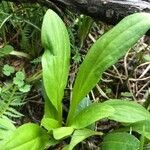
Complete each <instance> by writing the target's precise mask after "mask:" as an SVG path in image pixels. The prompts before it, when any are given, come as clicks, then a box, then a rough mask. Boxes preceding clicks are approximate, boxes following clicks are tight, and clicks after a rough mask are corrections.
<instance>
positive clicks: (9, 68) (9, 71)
mask: <svg viewBox="0 0 150 150" xmlns="http://www.w3.org/2000/svg"><path fill="white" fill-rule="evenodd" d="M14 72H15V69H14V67H13V66H9V65H8V64H6V65H4V67H3V74H4V75H6V76H10V75H11V74H12V73H14Z"/></svg>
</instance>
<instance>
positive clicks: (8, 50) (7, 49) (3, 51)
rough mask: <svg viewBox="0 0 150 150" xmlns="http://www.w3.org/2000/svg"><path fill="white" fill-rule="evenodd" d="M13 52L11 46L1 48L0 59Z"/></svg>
mask: <svg viewBox="0 0 150 150" xmlns="http://www.w3.org/2000/svg"><path fill="white" fill-rule="evenodd" d="M13 50H14V48H13V47H12V46H11V45H6V46H5V47H3V48H0V58H1V57H4V56H7V55H8V54H10V53H11V52H12V51H13Z"/></svg>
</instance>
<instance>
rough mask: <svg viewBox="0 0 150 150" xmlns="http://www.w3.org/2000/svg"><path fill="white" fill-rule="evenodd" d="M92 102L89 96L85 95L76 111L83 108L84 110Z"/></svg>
mask: <svg viewBox="0 0 150 150" xmlns="http://www.w3.org/2000/svg"><path fill="white" fill-rule="evenodd" d="M91 104H92V101H91V100H90V99H89V98H88V97H85V98H84V99H83V100H82V101H81V102H80V103H79V104H78V106H77V110H76V113H78V112H80V111H81V110H83V109H84V108H86V107H88V106H89V105H91Z"/></svg>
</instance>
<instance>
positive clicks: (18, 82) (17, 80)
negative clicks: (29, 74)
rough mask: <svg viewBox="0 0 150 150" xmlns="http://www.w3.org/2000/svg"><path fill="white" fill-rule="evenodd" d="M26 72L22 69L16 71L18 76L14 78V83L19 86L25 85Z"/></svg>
mask: <svg viewBox="0 0 150 150" xmlns="http://www.w3.org/2000/svg"><path fill="white" fill-rule="evenodd" d="M24 79H25V74H24V72H22V71H18V72H17V73H16V77H14V79H13V83H14V84H15V85H17V86H18V87H22V86H23V85H24Z"/></svg>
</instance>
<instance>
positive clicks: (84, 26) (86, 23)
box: [78, 15, 93, 47]
mask: <svg viewBox="0 0 150 150" xmlns="http://www.w3.org/2000/svg"><path fill="white" fill-rule="evenodd" d="M92 25H93V20H92V18H90V17H89V16H84V15H82V16H80V18H79V29H78V37H79V42H80V47H82V46H83V43H84V41H85V39H86V38H87V36H88V34H89V32H90V29H91V27H92Z"/></svg>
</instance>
